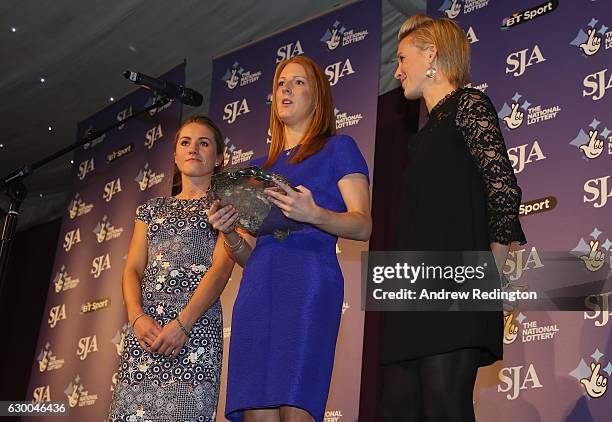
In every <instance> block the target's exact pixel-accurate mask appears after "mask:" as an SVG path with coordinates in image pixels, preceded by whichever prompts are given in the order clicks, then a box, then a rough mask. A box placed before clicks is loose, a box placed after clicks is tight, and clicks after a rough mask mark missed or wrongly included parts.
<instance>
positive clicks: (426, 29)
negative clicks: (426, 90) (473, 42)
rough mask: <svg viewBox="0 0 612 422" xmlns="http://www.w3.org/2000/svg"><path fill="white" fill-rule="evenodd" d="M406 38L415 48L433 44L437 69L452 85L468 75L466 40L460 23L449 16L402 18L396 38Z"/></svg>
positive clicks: (468, 51) (459, 84) (468, 49)
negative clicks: (443, 17) (404, 19)
mask: <svg viewBox="0 0 612 422" xmlns="http://www.w3.org/2000/svg"><path fill="white" fill-rule="evenodd" d="M408 36H410V37H411V39H410V41H411V42H412V44H413V45H415V46H416V47H418V48H421V49H425V48H427V46H429V45H434V46H435V47H436V49H437V55H438V69H439V70H440V71H441V72H442V73H443V74H444V76H446V77H447V78H448V81H449V82H450V83H452V84H453V85H456V86H459V87H460V86H463V85H465V84H466V83H468V82H469V79H470V43H469V41H468V39H467V36H466V35H465V32H464V31H463V29H461V27H460V26H459V25H458V24H457V23H456V22H454V21H452V20H450V19H432V18H430V17H428V16H425V15H414V16H411V17H409V18H408V19H406V22H404V24H403V25H402V27H401V28H400V30H399V32H398V34H397V39H398V40H399V41H402V40H403V39H404V38H406V37H408Z"/></svg>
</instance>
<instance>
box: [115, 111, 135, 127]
mask: <svg viewBox="0 0 612 422" xmlns="http://www.w3.org/2000/svg"><path fill="white" fill-rule="evenodd" d="M132 114H134V113H133V112H132V106H129V107H128V108H126V109H125V110H121V111H120V112H119V113H117V121H118V122H120V121H122V120H125V119H127V118H128V117H130V116H131V115H132ZM124 127H125V123H124V124H122V125H120V126H117V130H121V129H123V128H124Z"/></svg>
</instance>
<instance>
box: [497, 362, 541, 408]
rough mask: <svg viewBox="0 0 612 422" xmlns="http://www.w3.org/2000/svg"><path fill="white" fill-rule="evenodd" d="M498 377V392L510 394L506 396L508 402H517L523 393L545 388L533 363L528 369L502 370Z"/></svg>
mask: <svg viewBox="0 0 612 422" xmlns="http://www.w3.org/2000/svg"><path fill="white" fill-rule="evenodd" d="M497 376H498V378H499V381H500V383H499V384H498V385H497V392H498V393H508V394H506V398H507V399H508V400H516V399H517V398H518V396H519V395H520V393H521V391H524V390H533V389H536V388H542V387H543V385H542V383H541V382H540V380H539V378H538V373H537V372H536V370H535V367H534V366H533V363H530V364H529V366H527V368H525V367H524V366H512V367H509V368H502V369H501V370H500V371H499V373H498V374H497Z"/></svg>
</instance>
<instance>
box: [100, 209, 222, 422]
mask: <svg viewBox="0 0 612 422" xmlns="http://www.w3.org/2000/svg"><path fill="white" fill-rule="evenodd" d="M207 208H208V204H207V203H206V201H205V199H177V198H153V199H150V200H149V201H147V202H146V203H145V204H143V205H141V206H140V207H139V208H138V210H137V216H136V218H137V219H138V220H140V221H143V222H144V223H146V224H147V226H148V228H147V243H148V251H147V253H148V260H147V265H146V267H145V270H144V272H143V275H142V280H141V292H142V308H143V310H144V312H145V313H146V314H147V315H149V316H150V317H152V318H153V319H155V320H156V321H157V322H158V323H159V324H160V325H161V326H162V327H163V326H164V325H166V324H168V323H169V322H170V321H171V320H172V319H174V318H176V316H177V315H178V314H179V312H180V311H181V310H183V308H184V307H185V306H186V305H187V303H188V302H189V299H190V298H191V296H192V295H193V292H194V291H195V289H196V288H197V287H198V285H199V283H200V280H201V279H202V277H203V276H204V274H206V271H208V269H209V268H210V267H211V265H212V253H213V250H214V248H215V244H216V241H217V236H216V234H215V232H214V231H213V229H212V226H211V225H210V224H209V223H208V217H207V215H206V209H207ZM222 327H223V320H222V315H221V302H220V301H219V300H217V301H216V302H215V303H214V304H213V305H212V306H211V307H210V308H209V309H208V310H207V311H206V312H205V313H204V314H203V315H202V316H201V317H200V318H199V319H198V320H197V322H196V323H195V324H194V326H193V328H192V329H191V332H190V335H189V339H188V340H187V343H185V346H184V347H183V348H182V349H181V351H180V353H179V355H178V356H177V357H176V358H175V359H170V358H167V357H165V356H162V355H158V354H155V353H149V352H147V351H146V350H143V349H142V347H140V344H139V343H138V341H137V340H136V337H135V336H134V334H133V333H132V332H131V331H130V332H129V333H128V335H127V336H126V337H125V342H124V346H123V353H122V355H121V358H120V361H119V371H118V376H117V388H116V390H115V392H114V394H113V400H112V403H111V408H110V415H109V421H124V422H136V421H152V422H175V421H181V422H214V421H215V414H216V409H217V401H218V397H219V386H220V381H221V360H222V357H223V338H222Z"/></svg>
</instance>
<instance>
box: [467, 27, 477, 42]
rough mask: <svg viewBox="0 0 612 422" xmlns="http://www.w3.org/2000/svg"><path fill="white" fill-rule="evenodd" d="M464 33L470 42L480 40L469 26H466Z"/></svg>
mask: <svg viewBox="0 0 612 422" xmlns="http://www.w3.org/2000/svg"><path fill="white" fill-rule="evenodd" d="M465 35H467V39H468V41H469V42H470V44H475V43H477V42H478V41H480V40H479V39H478V37H477V36H476V32H474V28H473V27H471V26H470V27H469V28H468V30H467V31H466V33H465Z"/></svg>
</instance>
